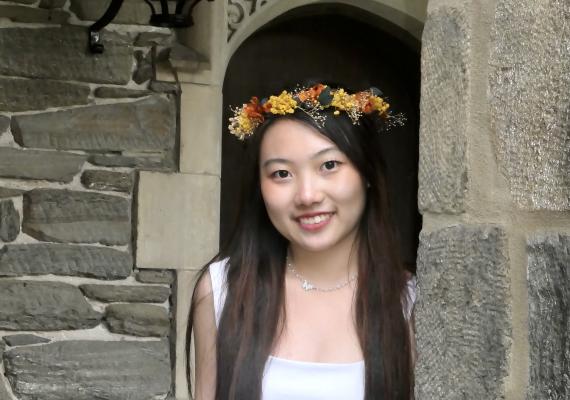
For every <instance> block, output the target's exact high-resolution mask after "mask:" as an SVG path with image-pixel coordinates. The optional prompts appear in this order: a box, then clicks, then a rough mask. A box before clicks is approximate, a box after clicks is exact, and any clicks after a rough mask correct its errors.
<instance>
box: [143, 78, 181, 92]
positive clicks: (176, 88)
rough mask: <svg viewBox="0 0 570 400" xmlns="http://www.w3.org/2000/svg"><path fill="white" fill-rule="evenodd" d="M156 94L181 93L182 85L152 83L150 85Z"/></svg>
mask: <svg viewBox="0 0 570 400" xmlns="http://www.w3.org/2000/svg"><path fill="white" fill-rule="evenodd" d="M148 86H149V88H150V90H152V91H154V92H164V93H180V85H179V84H178V83H176V82H164V81H155V80H153V81H150V84H149V85H148Z"/></svg>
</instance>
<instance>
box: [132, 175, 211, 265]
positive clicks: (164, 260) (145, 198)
mask: <svg viewBox="0 0 570 400" xmlns="http://www.w3.org/2000/svg"><path fill="white" fill-rule="evenodd" d="M219 204H220V178H219V177H217V176H210V175H191V174H164V173H157V172H141V174H140V182H139V190H138V234H137V252H136V261H137V262H136V264H137V267H138V268H158V269H164V268H168V269H199V268H200V267H202V265H204V264H205V263H206V262H208V261H209V260H210V258H212V256H214V254H215V253H216V252H217V250H218V240H219V225H220V211H219V208H220V205H219Z"/></svg>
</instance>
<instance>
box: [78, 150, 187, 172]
mask: <svg viewBox="0 0 570 400" xmlns="http://www.w3.org/2000/svg"><path fill="white" fill-rule="evenodd" d="M174 153H175V150H174V148H173V149H172V150H168V151H165V152H148V153H140V154H136V155H135V154H132V153H122V154H120V155H117V154H93V155H91V156H89V158H88V160H89V162H90V163H91V164H93V165H98V166H102V167H130V168H136V169H144V170H153V171H176V170H177V163H176V161H175V154H174Z"/></svg>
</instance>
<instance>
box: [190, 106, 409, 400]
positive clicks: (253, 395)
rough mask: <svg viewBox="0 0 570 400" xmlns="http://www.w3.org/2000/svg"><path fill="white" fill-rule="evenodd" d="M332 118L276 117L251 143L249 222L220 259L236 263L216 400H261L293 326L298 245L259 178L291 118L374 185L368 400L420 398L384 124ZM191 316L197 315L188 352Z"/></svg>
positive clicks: (364, 299) (369, 223) (363, 259)
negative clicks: (291, 288)
mask: <svg viewBox="0 0 570 400" xmlns="http://www.w3.org/2000/svg"><path fill="white" fill-rule="evenodd" d="M323 113H324V114H325V117H326V122H325V124H324V126H323V127H321V126H319V125H318V124H317V123H316V122H315V121H314V120H313V119H312V118H311V117H310V116H309V115H307V114H306V113H305V112H303V111H301V110H296V111H295V112H294V113H293V114H287V115H285V116H273V117H269V118H267V119H266V120H265V121H264V123H263V124H262V125H261V126H259V127H258V128H257V129H256V132H255V134H254V135H253V137H251V138H250V139H249V140H248V143H247V147H248V149H247V154H248V156H247V159H246V160H244V162H245V163H246V167H245V170H244V178H245V182H244V185H243V186H242V190H243V192H242V196H241V198H242V200H241V206H240V214H239V221H238V223H237V225H236V229H235V232H234V234H233V236H232V239H231V240H230V241H229V242H228V244H227V245H224V246H222V249H221V251H220V253H219V255H218V256H217V257H216V260H222V259H226V258H227V259H228V263H227V285H228V286H227V297H226V302H225V306H224V309H223V311H222V314H221V319H220V323H219V326H218V331H217V341H216V343H217V346H216V359H217V372H216V400H228V399H232V400H234V399H236V400H259V399H261V388H262V378H263V371H264V367H265V363H266V361H267V359H268V357H269V355H270V354H271V351H272V349H273V346H274V344H275V341H276V339H277V337H278V336H279V333H280V332H279V329H280V326H281V327H282V326H283V323H284V319H285V310H284V288H285V287H284V284H285V271H286V269H285V257H286V253H287V246H288V242H287V240H286V239H285V238H284V237H283V236H282V235H281V234H280V233H279V232H278V231H277V230H276V229H275V227H274V226H273V225H272V223H271V221H270V220H269V217H268V215H267V212H266V209H265V205H264V202H263V198H262V194H261V188H260V177H259V150H260V146H261V142H262V140H263V136H264V134H265V132H266V131H267V129H268V128H269V127H270V126H272V125H273V124H274V123H275V121H278V120H281V119H291V120H295V121H298V122H301V123H303V124H306V125H308V126H310V127H312V128H314V129H316V130H317V131H318V132H320V133H321V134H322V135H324V136H325V137H327V138H329V139H330V140H331V141H332V142H334V143H335V144H336V146H337V147H338V148H339V150H341V151H342V152H343V153H344V154H346V156H347V157H348V158H349V159H350V161H351V162H352V163H353V165H354V166H355V167H356V169H357V170H358V171H359V173H360V175H361V177H362V179H363V182H366V183H367V186H368V188H367V191H366V192H367V194H366V203H365V208H364V211H363V215H362V218H361V220H360V223H359V226H358V241H357V251H358V263H359V266H358V281H357V290H356V299H355V317H356V318H355V321H356V331H357V333H358V338H359V341H360V345H361V348H362V351H363V354H364V362H365V399H366V400H374V399H382V400H409V399H410V398H411V396H412V392H413V389H412V382H413V372H412V365H411V364H412V362H411V350H410V341H409V332H408V324H407V323H406V320H405V317H404V313H403V311H402V310H403V307H404V309H405V308H406V307H407V305H406V304H405V303H406V296H404V295H403V293H404V292H405V287H406V277H405V273H404V268H403V263H402V261H401V259H400V255H399V250H398V249H399V247H398V246H397V243H396V241H395V234H394V230H393V227H392V224H391V222H390V212H389V205H388V193H387V184H386V180H385V177H384V173H383V171H384V165H383V163H382V161H381V159H380V152H379V148H380V142H379V133H378V124H377V120H375V119H374V117H369V116H367V115H364V116H362V117H361V118H360V120H359V124H357V125H355V124H353V123H352V121H351V120H350V119H349V118H348V117H347V115H346V114H345V113H341V114H340V115H339V116H335V115H333V113H332V111H324V112H323ZM207 268H208V266H206V267H204V269H203V270H202V274H204V273H206V272H207ZM191 318H192V309H191V313H190V321H189V324H188V334H187V354H188V350H189V348H190V347H189V346H190V343H189V340H190V332H191V329H192V319H191ZM188 371H189V369H188Z"/></svg>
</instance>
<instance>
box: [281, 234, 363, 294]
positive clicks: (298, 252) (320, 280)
mask: <svg viewBox="0 0 570 400" xmlns="http://www.w3.org/2000/svg"><path fill="white" fill-rule="evenodd" d="M353 243H354V246H353ZM289 257H290V261H291V263H292V265H293V266H294V268H295V269H296V270H297V272H298V273H299V274H301V275H302V276H303V277H304V278H305V279H307V280H309V281H311V282H312V283H314V284H316V285H335V284H337V283H338V282H340V281H343V280H346V279H349V278H350V277H352V276H354V275H355V274H357V273H358V256H357V244H356V242H355V241H350V242H347V243H345V244H339V245H337V246H335V247H333V248H331V249H327V250H326V251H320V252H312V251H308V250H306V249H303V248H299V247H298V246H295V245H291V246H290V248H289Z"/></svg>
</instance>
